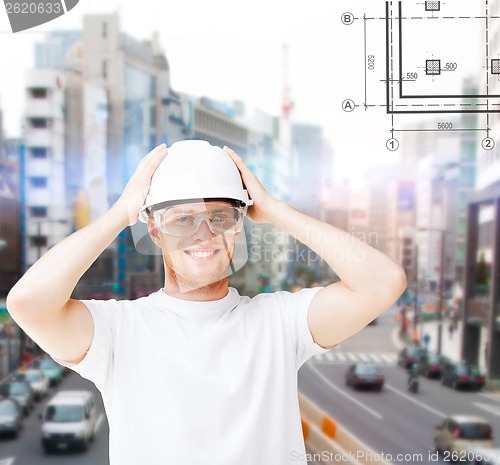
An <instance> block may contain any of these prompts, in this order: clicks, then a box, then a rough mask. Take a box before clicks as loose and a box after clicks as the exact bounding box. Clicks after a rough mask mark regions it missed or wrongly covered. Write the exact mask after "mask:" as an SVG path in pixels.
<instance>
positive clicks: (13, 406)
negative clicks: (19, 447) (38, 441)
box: [0, 398, 24, 438]
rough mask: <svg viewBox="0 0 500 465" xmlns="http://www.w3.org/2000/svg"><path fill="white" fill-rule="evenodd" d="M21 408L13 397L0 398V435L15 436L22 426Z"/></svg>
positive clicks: (22, 415)
mask: <svg viewBox="0 0 500 465" xmlns="http://www.w3.org/2000/svg"><path fill="white" fill-rule="evenodd" d="M23 417H24V414H23V409H22V407H21V406H20V405H19V402H18V401H17V400H15V399H7V398H6V399H0V435H2V436H4V435H6V434H7V435H10V436H13V437H15V438H17V436H18V435H19V432H20V431H21V428H22V426H23Z"/></svg>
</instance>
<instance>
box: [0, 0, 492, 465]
mask: <svg viewBox="0 0 500 465" xmlns="http://www.w3.org/2000/svg"><path fill="white" fill-rule="evenodd" d="M343 3H344V4H342V2H338V3H337V4H336V5H332V4H331V2H327V1H325V0H313V1H312V2H308V3H307V5H305V4H303V3H299V2H295V1H292V2H284V1H276V2H272V3H270V2H264V1H261V0H258V1H255V2H252V3H251V4H238V2H229V1H223V0H220V1H216V2H211V3H208V2H201V1H198V0H192V1H188V2H183V3H182V4H181V2H176V3H169V2H154V1H153V0H143V1H141V2H133V1H132V0H121V1H111V0H109V1H102V2H96V1H91V0H86V1H85V0H81V1H80V3H79V5H78V6H77V7H75V8H74V9H73V10H71V11H70V12H68V13H67V14H65V15H64V16H61V17H59V18H57V19H56V20H54V21H52V22H49V23H47V24H44V25H42V26H38V27H36V28H33V29H31V30H28V31H26V32H21V33H17V34H12V32H11V30H10V26H9V22H8V18H7V15H6V13H5V12H4V11H1V12H0V63H2V72H1V73H0V74H1V75H0V381H10V380H12V376H13V373H15V372H16V370H18V369H19V368H21V370H22V369H23V367H24V369H25V368H26V367H27V366H28V364H29V363H30V362H31V359H32V358H38V357H43V354H42V353H41V351H40V350H39V348H38V347H37V346H36V344H34V343H33V341H31V340H30V339H29V337H27V336H26V335H25V334H24V333H23V332H22V331H21V330H20V329H19V328H18V327H17V325H16V324H15V322H13V321H12V319H11V318H10V317H9V314H8V312H7V309H6V307H5V298H6V295H7V293H8V292H9V289H10V288H11V287H12V286H13V285H14V283H15V282H16V281H17V280H18V279H19V278H20V276H22V274H23V273H24V272H25V271H26V270H27V269H28V268H29V267H30V266H31V265H32V264H33V263H34V262H35V261H36V260H37V259H38V258H39V257H40V256H41V255H43V254H44V253H45V252H46V251H47V250H48V249H50V248H51V247H52V246H53V245H55V244H56V243H57V242H59V241H60V240H61V239H63V238H64V237H65V236H67V235H69V234H71V233H72V232H74V231H76V230H78V229H79V228H82V227H84V226H85V225H86V224H88V223H89V222H91V221H92V220H94V219H95V218H96V217H97V216H99V215H101V214H102V213H103V212H105V211H106V210H107V209H108V208H109V207H110V206H111V205H112V204H113V202H114V201H116V199H117V198H118V197H119V195H120V193H121V192H122V189H123V187H124V185H125V184H126V182H127V180H128V178H129V177H130V176H131V174H132V173H133V172H134V170H135V167H136V166H137V164H138V162H139V161H140V160H141V158H142V157H143V156H144V155H146V154H147V153H148V152H149V151H150V150H151V149H152V148H154V147H155V146H156V145H158V144H160V143H163V142H164V143H166V144H167V145H171V144H172V143H174V142H176V141H179V140H183V139H204V140H207V141H209V142H210V143H212V144H215V145H219V146H223V145H227V146H229V147H231V148H233V149H234V150H235V151H236V152H238V153H239V154H240V155H241V156H242V157H243V158H244V159H245V161H246V162H247V164H248V165H249V166H250V168H251V169H252V171H254V173H255V174H256V175H257V176H258V178H259V179H260V180H261V182H262V183H263V184H264V186H265V187H266V188H267V189H268V190H269V192H270V193H271V194H272V195H274V196H276V197H278V198H280V199H281V200H284V201H285V202H287V203H289V204H291V205H293V206H294V207H296V208H297V209H299V210H301V211H303V212H305V213H307V214H309V215H311V216H314V217H316V218H319V219H321V220H323V221H325V222H328V223H330V224H333V225H335V226H337V227H340V228H342V229H344V230H346V231H349V232H351V233H352V234H353V235H354V236H356V237H357V238H359V239H361V240H364V241H366V242H368V243H370V244H371V245H372V246H373V247H376V248H377V249H379V250H381V251H383V252H384V253H386V254H388V255H389V256H390V257H391V258H392V259H393V260H395V261H397V262H398V263H400V264H401V265H402V266H403V267H404V269H405V270H406V273H407V276H408V288H407V290H406V291H405V293H404V294H403V296H402V297H401V299H399V301H398V302H397V304H396V305H395V306H394V307H392V308H391V309H390V310H388V311H387V312H386V313H385V314H384V315H382V316H381V317H380V318H379V319H377V320H376V321H375V322H374V324H372V325H370V326H368V327H367V328H365V330H363V331H362V332H361V333H359V334H358V335H357V336H355V337H353V338H352V339H350V340H349V341H347V342H346V343H345V344H343V345H342V347H340V348H339V349H334V350H333V351H331V352H330V353H328V354H326V355H324V356H321V357H318V358H317V359H313V360H311V361H310V362H308V363H307V364H306V365H305V367H304V368H302V369H301V372H300V378H299V386H300V388H301V392H303V393H305V394H306V395H307V396H308V397H309V398H311V399H312V400H313V401H314V402H315V403H317V404H318V405H319V406H321V408H323V409H324V410H325V411H328V412H329V414H331V415H332V416H333V417H335V418H337V419H339V421H340V422H341V424H342V425H343V426H345V427H346V428H348V429H349V430H350V431H351V432H353V434H354V435H355V436H357V437H358V438H360V439H362V441H364V443H366V444H368V445H369V446H370V447H371V448H373V450H375V451H378V452H383V451H387V452H391V453H393V454H394V456H396V453H397V452H402V453H406V452H408V453H416V454H419V453H422V454H423V456H422V457H423V459H420V457H418V458H413V459H412V460H399V462H403V461H410V462H412V461H413V462H420V463H431V462H436V461H437V459H436V460H433V459H432V460H431V459H430V458H429V456H428V453H429V452H430V451H433V450H434V445H435V444H434V433H435V431H434V428H435V426H436V424H437V423H438V422H441V421H443V419H444V418H447V417H448V416H449V415H452V414H455V413H459V412H461V413H465V414H470V415H472V414H474V415H476V414H477V415H481V416H483V417H486V419H487V420H488V421H489V422H490V423H491V425H493V427H492V430H493V431H494V430H495V426H498V427H497V431H498V430H500V420H499V418H498V416H499V415H500V403H499V402H500V397H499V396H498V388H499V386H500V384H499V380H500V268H499V263H500V262H499V260H500V242H499V238H500V220H499V218H500V151H499V148H498V147H499V146H500V143H499V142H500V140H499V135H500V118H499V114H498V112H497V113H494V112H492V113H491V114H484V113H465V114H451V115H450V114H447V115H445V116H444V117H443V115H428V114H426V115H423V114H421V115H418V114H417V115H408V117H403V116H400V117H398V118H397V120H396V121H395V119H394V115H393V116H392V117H391V116H390V115H387V112H386V108H385V107H384V102H385V99H386V95H385V81H384V79H387V76H386V74H385V73H386V69H385V59H386V57H385V47H386V43H385V39H386V38H385V35H384V34H378V33H377V28H375V27H374V29H373V30H372V31H371V32H372V35H369V36H368V40H367V36H366V32H365V35H363V23H364V24H365V26H366V21H363V14H365V12H366V11H369V12H370V13H371V14H372V16H377V17H378V19H382V20H384V15H385V2H377V3H375V2H367V1H364V2H363V1H357V2H349V3H348V4H347V2H343ZM408 3H412V4H418V5H422V8H423V2H420V3H418V2H410V1H408ZM431 3H432V4H436V3H437V4H439V2H425V4H426V8H427V6H428V5H427V4H431ZM441 3H442V2H441ZM469 3H477V5H479V7H482V6H483V5H484V2H483V1H482V0H476V1H475V2H469ZM488 8H489V13H490V17H491V22H490V23H489V24H487V25H486V26H484V25H483V24H482V23H481V24H480V25H479V26H478V31H479V32H480V33H478V37H474V38H472V37H470V36H468V37H466V38H463V37H462V38H457V39H456V40H457V43H455V47H457V48H458V50H462V51H464V53H465V49H467V53H471V54H472V55H475V56H477V57H479V58H478V59H477V62H474V63H472V64H471V63H468V66H463V67H462V68H459V69H458V71H459V72H456V73H455V74H454V80H453V86H454V87H455V88H454V89H451V90H450V92H452V93H456V94H463V95H467V94H469V95H474V94H478V93H481V92H485V91H486V90H485V89H483V88H482V87H484V84H483V81H482V80H481V79H480V76H482V75H483V74H484V72H485V67H486V69H487V70H489V69H490V68H488V66H489V61H488V60H486V61H484V59H483V62H481V59H480V58H481V57H483V58H484V45H485V44H484V39H483V37H484V32H485V28H489V30H488V33H489V37H491V43H492V44H493V45H492V46H491V50H490V51H491V57H496V56H498V46H496V48H495V46H494V44H496V43H498V34H500V22H499V21H498V17H499V14H500V1H498V0H490V1H489V6H488ZM346 11H350V12H352V16H353V17H354V18H355V20H354V23H353V24H352V25H350V26H346V25H345V24H343V23H342V18H343V15H344V14H345V12H346ZM350 14H351V13H350ZM384 21H385V20H384ZM369 24H370V23H369ZM381 24H382V26H383V27H385V26H384V23H381ZM377 27H378V26H377ZM382 30H383V29H382ZM377 34H378V35H377ZM417 45H418V44H414V46H415V47H417ZM367 46H368V50H367ZM487 53H488V52H487ZM369 57H371V58H369ZM485 63H486V64H485ZM498 63H500V61H498ZM498 63H496V65H495V66H499V65H498ZM491 66H492V67H493V61H492V62H491ZM370 73H371V74H370ZM367 75H368V76H367ZM498 76H500V67H499V68H498V69H496V72H494V70H493V68H492V69H491V79H490V80H489V81H488V92H490V93H491V94H500V82H499V77H498ZM367 83H368V88H369V92H370V93H369V98H368V99H367V94H366V92H367V91H366V88H367ZM346 99H349V100H351V99H352V104H353V108H354V111H352V112H351V111H346V107H345V103H344V102H345V101H346ZM368 100H370V102H368ZM494 102H497V103H494ZM368 103H370V104H371V105H368ZM495 105H498V99H497V100H496V101H493V100H492V103H491V109H492V110H493V109H495V108H498V107H495ZM348 110H350V108H348ZM443 121H445V122H446V126H439V124H443V123H442V122H443ZM395 128H396V130H397V131H399V132H398V133H397V134H398V135H397V141H398V149H397V150H394V151H393V150H388V147H386V142H387V141H388V140H389V139H391V137H396V136H395V132H394V130H395ZM452 128H453V129H452ZM438 129H439V130H438ZM443 129H444V130H443ZM391 130H392V131H391ZM486 136H488V137H490V138H491V139H492V141H493V145H494V147H493V148H492V149H491V150H485V149H484V147H482V145H481V144H482V141H483V139H484V138H485V137H486ZM495 141H496V145H495V144H494V142H495ZM488 148H489V147H488ZM136 228H139V229H140V228H141V225H137V226H136ZM245 231H246V237H247V253H248V262H247V264H246V265H245V266H244V267H243V268H242V269H241V270H239V271H238V272H236V273H235V274H233V275H231V276H230V285H231V286H233V287H236V288H237V289H238V290H239V291H240V293H241V294H246V295H249V296H253V295H256V294H258V293H262V292H274V291H278V290H291V291H295V290H298V289H300V288H303V287H311V286H318V285H319V286H323V285H328V284H329V283H332V282H334V281H336V280H337V279H338V278H337V277H336V276H335V274H334V273H333V272H332V271H331V270H330V269H329V268H328V267H327V266H326V264H325V263H324V262H323V261H322V260H321V259H320V258H319V257H318V256H316V255H315V254H314V253H313V252H311V251H310V250H308V249H307V248H305V247H304V246H303V245H302V244H301V243H300V242H297V241H295V240H293V239H292V238H290V237H288V236H287V235H285V234H283V233H281V232H280V231H278V230H276V229H275V228H274V227H272V226H271V225H256V224H251V223H250V222H248V223H247V224H246V226H245ZM138 234H144V231H142V232H141V231H139V232H138ZM383 272H384V270H380V273H383ZM162 273H163V264H162V260H161V257H159V256H155V255H145V254H140V253H137V251H136V249H135V246H134V239H133V233H132V231H131V228H127V229H126V230H124V231H123V232H122V233H121V234H120V235H119V236H118V237H117V239H116V240H115V241H114V242H113V243H112V244H111V245H110V246H109V247H108V249H106V251H105V252H104V253H103V254H102V255H101V256H100V257H99V258H98V260H97V261H96V262H95V263H94V265H93V266H92V267H91V268H90V269H89V270H88V272H87V273H86V274H85V275H84V276H83V278H82V280H81V281H80V283H79V284H78V286H77V288H76V289H75V292H74V294H73V297H74V298H81V299H89V298H95V299H109V298H118V299H120V298H127V299H134V298H137V297H140V296H144V295H147V294H149V293H151V292H153V291H156V290H157V289H159V288H160V287H161V286H162V284H163V274H162ZM332 305H334V303H332ZM412 346H415V347H419V348H421V349H425V350H423V351H422V352H419V353H418V354H420V355H418V354H417V359H416V361H417V362H421V364H420V370H421V374H422V375H424V374H425V375H427V374H429V373H428V368H429V363H428V360H427V359H428V358H429V354H434V355H438V356H439V357H440V359H439V363H438V365H439V366H440V370H441V368H442V369H443V373H444V372H445V371H446V369H448V370H449V371H450V373H451V374H450V376H452V377H453V373H455V381H456V380H459V378H457V377H458V376H462V375H457V367H456V366H452V365H453V364H459V362H463V364H465V365H467V366H470V367H472V368H473V369H474V370H476V371H477V372H478V373H479V375H478V376H480V378H479V381H478V383H479V384H478V386H479V387H480V388H481V389H483V391H482V392H476V391H475V390H474V389H473V390H472V392H469V391H467V390H466V391H465V392H461V391H460V392H459V391H457V392H452V391H451V390H450V389H449V387H447V386H442V385H440V383H439V382H436V381H435V380H434V381H432V380H427V379H422V380H421V383H422V385H421V392H420V397H419V399H418V400H416V397H415V396H413V397H412V396H411V394H408V393H407V392H406V377H407V374H406V371H405V370H404V369H402V368H401V367H398V366H397V365H398V364H399V365H402V366H403V367H406V361H405V360H406V358H405V357H406V352H404V349H405V347H412ZM402 351H403V352H404V353H403V352H402ZM422 354H423V355H422ZM421 355H422V356H421ZM403 359H404V360H403ZM357 363H370V364H375V365H376V366H377V367H379V368H381V369H382V371H383V374H384V376H385V389H384V390H383V391H382V392H380V393H377V394H375V393H374V392H364V391H361V392H359V393H358V392H357V391H353V390H352V389H350V388H349V387H345V386H344V384H345V383H344V376H345V373H347V372H346V370H347V369H348V368H349V366H350V365H353V364H357ZM446 367H448V368H446ZM453 370H455V371H453ZM440 376H441V372H440V373H439V376H438V378H440ZM463 376H465V375H463ZM467 376H469V375H467ZM471 376H472V375H471ZM442 379H443V380H444V378H442ZM450 379H451V378H450ZM64 383H66V384H67V385H68V386H69V387H70V388H82V387H83V386H85V387H86V388H88V389H91V390H94V388H93V386H91V385H89V384H88V383H86V381H84V380H82V379H80V378H79V376H78V375H72V376H71V377H69V378H68V379H67V380H66V379H65V380H64ZM445 384H447V381H446V382H445ZM449 384H450V386H453V387H460V386H457V385H456V383H455V384H453V379H451V381H450V383H449ZM57 386H58V385H57ZM57 386H55V387H54V388H51V389H58V387H57ZM473 387H477V386H473ZM351 391H353V392H351ZM339 399H340V400H341V401H339ZM346 399H347V400H346ZM39 405H42V404H39ZM360 405H362V407H360ZM40 408H41V407H40ZM100 408H101V412H102V415H104V412H103V410H102V405H101V404H100ZM378 410H379V412H378ZM374 412H375V414H374ZM382 412H383V413H382ZM411 418H414V419H415V421H411ZM408 419H410V421H409V422H408ZM382 421H383V422H384V427H383V428H382V429H381V428H380V426H379V424H380V422H382ZM25 423H26V427H25V429H24V432H23V433H22V434H21V436H20V438H19V439H18V440H15V441H12V440H3V439H0V463H4V462H2V460H11V462H8V461H6V462H5V463H9V464H10V463H15V464H16V465H18V464H19V465H20V464H30V465H32V464H35V463H52V461H54V462H55V461H61V460H62V461H65V463H68V462H67V461H68V460H71V463H92V464H98V463H99V464H101V463H102V464H105V463H107V444H106V442H107V437H106V434H107V433H106V427H107V426H106V425H105V422H99V425H101V424H104V425H105V427H104V429H102V428H101V431H100V432H99V438H101V439H102V440H101V441H99V440H98V441H96V442H97V443H96V445H95V447H93V448H92V449H91V450H90V451H89V452H88V453H87V454H86V455H84V456H80V455H76V456H73V455H71V456H70V458H68V456H66V455H63V456H62V457H60V456H56V457H47V456H45V455H43V453H42V449H41V446H40V441H39V440H40V424H39V422H38V420H37V419H36V418H35V419H33V418H31V417H30V418H27V419H25ZM410 423H411V424H410ZM0 431H1V429H0ZM492 445H495V444H490V446H492ZM89 454H90V455H89ZM313 462H315V461H313V460H311V463H313ZM392 462H393V463H397V462H398V460H396V459H394V460H392ZM318 463H319V461H318Z"/></svg>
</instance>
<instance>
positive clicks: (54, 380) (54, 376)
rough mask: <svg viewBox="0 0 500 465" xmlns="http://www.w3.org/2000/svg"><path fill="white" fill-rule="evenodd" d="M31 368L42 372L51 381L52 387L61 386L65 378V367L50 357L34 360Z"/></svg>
mask: <svg viewBox="0 0 500 465" xmlns="http://www.w3.org/2000/svg"><path fill="white" fill-rule="evenodd" d="M31 367H32V368H38V369H40V370H42V371H43V373H44V374H45V376H47V378H48V379H49V385H50V386H57V385H59V384H60V382H61V381H62V379H63V377H64V369H63V367H62V366H61V365H59V364H58V363H57V362H56V361H55V360H53V359H52V358H50V357H43V358H40V359H37V360H33V363H32V364H31Z"/></svg>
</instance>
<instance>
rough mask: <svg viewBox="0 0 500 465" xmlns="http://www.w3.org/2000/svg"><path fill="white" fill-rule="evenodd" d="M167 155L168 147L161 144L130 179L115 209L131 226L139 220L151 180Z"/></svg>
mask: <svg viewBox="0 0 500 465" xmlns="http://www.w3.org/2000/svg"><path fill="white" fill-rule="evenodd" d="M166 155H167V146H166V145H165V144H161V145H159V146H158V147H156V148H154V149H153V150H151V152H149V153H148V154H147V155H146V156H145V157H144V158H143V159H142V160H141V162H140V163H139V165H138V166H137V169H136V170H135V173H134V174H133V175H132V177H131V178H130V179H129V181H128V183H127V185H126V186H125V189H124V190H123V192H122V195H121V196H120V198H119V199H118V200H117V201H116V203H115V205H114V207H115V208H119V209H121V211H123V214H124V215H127V218H128V224H129V225H130V226H131V225H133V224H135V223H136V222H137V219H138V218H139V210H140V209H141V207H142V206H143V204H144V200H145V199H146V196H147V195H148V192H149V187H150V185H151V178H152V176H153V174H154V172H155V171H156V168H158V165H159V164H160V163H161V161H162V160H163V159H164V158H165V156H166Z"/></svg>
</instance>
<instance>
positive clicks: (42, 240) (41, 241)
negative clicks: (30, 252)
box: [30, 236, 47, 247]
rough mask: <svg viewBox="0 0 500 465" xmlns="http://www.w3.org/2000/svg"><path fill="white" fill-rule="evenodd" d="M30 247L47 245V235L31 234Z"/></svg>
mask: <svg viewBox="0 0 500 465" xmlns="http://www.w3.org/2000/svg"><path fill="white" fill-rule="evenodd" d="M30 245H31V247H47V236H31V238H30Z"/></svg>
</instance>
